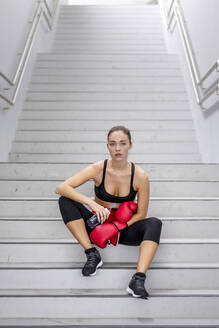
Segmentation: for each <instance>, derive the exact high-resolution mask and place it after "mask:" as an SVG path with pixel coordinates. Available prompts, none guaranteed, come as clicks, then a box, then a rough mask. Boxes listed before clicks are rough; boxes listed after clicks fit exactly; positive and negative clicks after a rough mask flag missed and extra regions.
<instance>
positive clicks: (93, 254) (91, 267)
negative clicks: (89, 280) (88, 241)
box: [82, 247, 103, 276]
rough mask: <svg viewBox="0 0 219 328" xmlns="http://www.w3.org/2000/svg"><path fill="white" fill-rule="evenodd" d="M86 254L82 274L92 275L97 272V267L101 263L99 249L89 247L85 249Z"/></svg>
mask: <svg viewBox="0 0 219 328" xmlns="http://www.w3.org/2000/svg"><path fill="white" fill-rule="evenodd" d="M85 254H86V256H87V262H86V263H85V265H84V267H83V269H82V274H83V275H84V276H94V275H95V274H96V273H97V269H98V268H99V267H100V266H101V265H103V261H102V260H101V256H100V253H99V251H98V250H97V249H96V248H95V247H92V248H89V249H86V250H85Z"/></svg>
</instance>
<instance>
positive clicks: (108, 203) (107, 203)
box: [95, 196, 121, 208]
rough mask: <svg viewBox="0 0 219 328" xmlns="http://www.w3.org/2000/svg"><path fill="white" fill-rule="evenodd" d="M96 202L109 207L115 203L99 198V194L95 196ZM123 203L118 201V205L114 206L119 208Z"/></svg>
mask: <svg viewBox="0 0 219 328" xmlns="http://www.w3.org/2000/svg"><path fill="white" fill-rule="evenodd" d="M95 202H96V203H97V204H99V205H101V206H103V207H109V206H110V205H112V204H113V203H110V202H105V201H103V200H102V199H99V198H98V197H97V196H95ZM120 204H121V203H116V205H115V206H114V207H113V208H118V207H119V205H120Z"/></svg>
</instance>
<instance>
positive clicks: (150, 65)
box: [34, 60, 180, 90]
mask: <svg viewBox="0 0 219 328" xmlns="http://www.w3.org/2000/svg"><path fill="white" fill-rule="evenodd" d="M34 68H35V69H38V68H45V69H51V68H55V69H57V68H61V69H65V68H66V69H72V68H77V69H79V68H81V69H86V68H87V69H94V68H104V69H107V68H113V69H126V70H131V69H145V70H151V69H154V70H156V69H158V68H159V69H160V70H163V69H164V70H168V69H176V70H179V71H180V67H179V64H178V63H176V62H173V63H170V62H161V63H160V62H155V61H154V62H150V61H148V62H147V61H145V62H113V61H111V62H110V61H108V62H107V61H105V62H104V61H102V62H101V61H96V62H94V61H93V62H88V61H85V60H83V61H77V60H75V61H55V60H54V61H51V60H47V61H46V60H44V61H37V62H36V64H35V66H34ZM156 86H157V87H159V84H158V85H156ZM100 87H101V86H100ZM142 87H144V89H146V86H145V85H143V86H142ZM133 88H135V86H133ZM134 90H135V89H134ZM146 90H147V89H146Z"/></svg>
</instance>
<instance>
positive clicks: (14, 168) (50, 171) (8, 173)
mask: <svg viewBox="0 0 219 328" xmlns="http://www.w3.org/2000/svg"><path fill="white" fill-rule="evenodd" d="M102 160H103V158H102ZM89 164H91V162H89V161H87V162H86V163H80V164H78V163H74V162H72V163H65V162H63V163H38V162H34V163H16V162H14V163H13V162H0V179H1V180H2V182H3V180H11V179H12V180H20V179H22V180H23V181H25V180H28V179H30V180H44V181H46V180H55V181H57V182H58V181H62V180H65V179H67V178H68V177H71V176H72V175H74V174H76V173H77V172H79V171H80V170H83V169H84V168H85V167H87V166H88V165H89ZM135 164H137V165H139V166H140V167H141V168H142V169H143V170H144V171H145V172H146V173H147V174H148V176H149V178H150V181H151V182H159V183H160V182H161V183H162V181H163V182H165V181H168V180H172V182H174V181H176V180H177V181H181V182H183V181H188V180H189V181H194V182H195V181H196V182H202V181H203V182H204V181H206V182H207V183H208V182H210V181H212V182H218V181H219V164H217V163H216V164H213V163H210V164H205V163H197V164H195V163H185V164H179V163H172V164H171V163H169V164H165V163H154V164H152V163H147V162H145V163H139V161H136V162H135ZM87 183H89V181H88V182H87ZM206 185H207V184H206ZM81 187H82V186H81ZM41 192H43V190H41ZM187 192H189V191H188V190H187ZM208 192H209V190H208Z"/></svg>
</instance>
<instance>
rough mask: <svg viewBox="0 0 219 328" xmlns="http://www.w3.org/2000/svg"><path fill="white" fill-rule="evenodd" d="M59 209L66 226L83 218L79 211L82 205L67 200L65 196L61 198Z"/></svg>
mask: <svg viewBox="0 0 219 328" xmlns="http://www.w3.org/2000/svg"><path fill="white" fill-rule="evenodd" d="M58 202H59V208H60V212H61V214H62V219H63V221H64V223H65V224H67V223H68V222H70V221H75V220H78V219H80V218H81V213H80V210H79V205H80V203H79V202H77V201H75V200H73V199H70V198H67V197H65V196H61V197H59V200H58Z"/></svg>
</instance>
